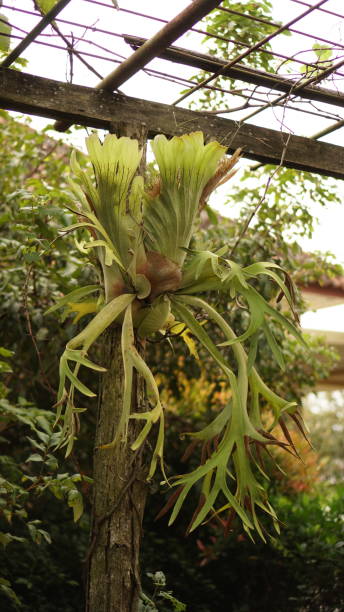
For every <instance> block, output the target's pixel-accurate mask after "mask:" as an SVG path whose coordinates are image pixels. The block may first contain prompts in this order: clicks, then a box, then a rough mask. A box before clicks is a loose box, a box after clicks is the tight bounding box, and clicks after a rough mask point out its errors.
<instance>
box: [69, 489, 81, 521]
mask: <svg viewBox="0 0 344 612" xmlns="http://www.w3.org/2000/svg"><path fill="white" fill-rule="evenodd" d="M68 506H69V507H70V508H73V516H74V522H75V523H76V522H77V521H78V520H79V518H80V517H81V516H82V514H83V512H84V502H83V499H82V495H81V493H80V491H78V490H77V489H71V490H70V491H69V493H68Z"/></svg>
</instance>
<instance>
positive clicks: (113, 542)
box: [86, 326, 147, 612]
mask: <svg viewBox="0 0 344 612" xmlns="http://www.w3.org/2000/svg"><path fill="white" fill-rule="evenodd" d="M120 336H121V328H120V327H118V326H117V327H114V328H112V329H110V330H109V331H108V332H107V334H106V336H105V338H104V342H103V345H102V349H103V351H104V353H103V354H104V360H103V362H104V363H106V365H107V367H108V371H107V372H106V373H105V374H104V375H103V377H102V382H101V394H100V401H99V414H98V423H97V432H96V446H95V452H94V500H93V521H92V534H91V544H90V550H89V579H88V593H87V605H86V610H87V612H110V611H111V612H112V611H113V612H136V611H137V608H138V598H139V594H140V573H139V554H140V544H141V530H142V528H141V525H142V518H143V512H144V506H145V500H146V489H147V484H146V482H145V477H146V472H147V471H146V469H145V466H144V462H143V458H142V453H140V452H138V453H134V452H133V451H132V450H131V449H130V443H131V442H132V441H133V440H134V437H135V432H134V429H136V433H137V426H136V427H134V425H133V424H131V426H130V430H129V437H128V442H127V443H122V444H119V445H117V446H115V447H114V448H111V449H103V450H102V449H100V448H99V446H101V445H102V444H106V443H108V442H110V441H111V440H112V439H113V438H114V435H115V432H116V427H117V425H118V422H119V418H120V414H121V408H122V393H123V375H124V373H123V364H122V353H121V344H120ZM135 387H136V388H135V389H134V394H133V396H134V397H135V400H136V401H135V403H136V407H135V409H137V408H138V409H139V408H140V405H142V401H143V389H142V384H140V383H139V384H138V383H137V381H136V383H135Z"/></svg>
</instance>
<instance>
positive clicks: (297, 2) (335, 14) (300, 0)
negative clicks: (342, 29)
mask: <svg viewBox="0 0 344 612" xmlns="http://www.w3.org/2000/svg"><path fill="white" fill-rule="evenodd" d="M290 2H294V3H295V4H301V5H302V6H308V7H310V6H312V5H311V4H309V3H308V2H303V1H302V0H290ZM317 10H318V11H321V12H322V13H327V14H328V15H333V16H334V17H339V18H340V19H343V15H340V14H339V13H335V12H334V11H330V10H329V9H324V8H319V9H317Z"/></svg>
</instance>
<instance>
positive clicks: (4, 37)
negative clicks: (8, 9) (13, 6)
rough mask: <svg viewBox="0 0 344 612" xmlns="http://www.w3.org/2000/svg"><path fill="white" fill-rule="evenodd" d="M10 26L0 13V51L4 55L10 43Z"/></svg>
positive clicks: (4, 16)
mask: <svg viewBox="0 0 344 612" xmlns="http://www.w3.org/2000/svg"><path fill="white" fill-rule="evenodd" d="M11 30H12V28H11V26H10V25H9V23H8V19H7V17H6V15H3V14H2V13H0V51H3V52H4V53H6V52H7V51H9V48H10V43H11Z"/></svg>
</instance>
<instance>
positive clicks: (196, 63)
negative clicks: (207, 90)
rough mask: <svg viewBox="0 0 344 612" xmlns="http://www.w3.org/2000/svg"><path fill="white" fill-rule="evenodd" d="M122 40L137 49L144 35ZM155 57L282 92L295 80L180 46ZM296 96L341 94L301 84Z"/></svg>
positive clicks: (341, 99) (321, 98)
mask: <svg viewBox="0 0 344 612" xmlns="http://www.w3.org/2000/svg"><path fill="white" fill-rule="evenodd" d="M124 40H125V42H127V43H128V44H129V45H130V46H131V47H133V48H134V49H137V48H140V47H141V45H143V44H144V43H145V41H146V38H141V37H139V36H130V35H129V34H127V35H125V36H124ZM157 57H160V58H161V59H165V60H169V61H171V62H174V63H175V64H183V65H184V66H192V67H193V68H198V69H199V70H204V71H205V72H213V73H214V72H217V71H218V70H219V69H220V68H221V67H222V71H221V75H223V76H226V77H229V78H231V79H236V80H239V81H244V82H245V83H252V84H253V85H260V86H261V87H267V88H268V89H274V90H277V91H284V92H286V93H288V92H292V91H293V89H294V87H295V84H297V83H295V81H293V80H292V79H287V78H286V77H281V76H280V75H278V74H273V73H270V72H263V71H262V70H256V69H254V68H250V67H248V66H244V65H243V64H235V65H234V66H231V67H230V68H227V67H226V64H227V62H226V60H221V59H218V58H217V57H213V56H211V55H205V54H203V53H196V52H195V51H189V50H188V49H182V48H180V47H174V46H173V47H168V48H167V49H164V50H163V51H161V52H160V53H159V55H158V56H157ZM297 95H298V96H300V97H301V98H306V99H307V100H316V101H317V102H324V103H326V104H334V105H335V106H344V94H343V93H341V92H339V91H335V90H332V89H325V88H324V87H317V86H305V87H301V88H299V89H298V91H297Z"/></svg>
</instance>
